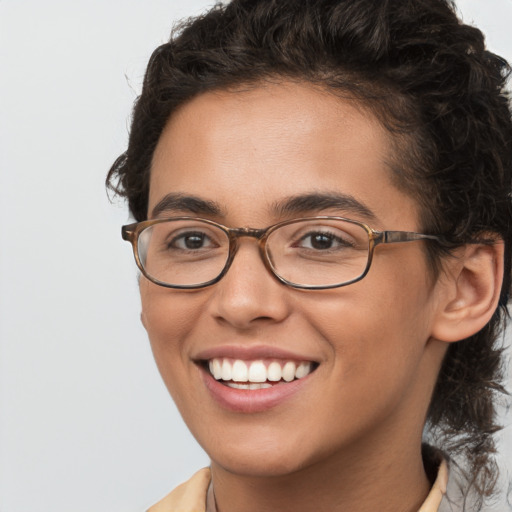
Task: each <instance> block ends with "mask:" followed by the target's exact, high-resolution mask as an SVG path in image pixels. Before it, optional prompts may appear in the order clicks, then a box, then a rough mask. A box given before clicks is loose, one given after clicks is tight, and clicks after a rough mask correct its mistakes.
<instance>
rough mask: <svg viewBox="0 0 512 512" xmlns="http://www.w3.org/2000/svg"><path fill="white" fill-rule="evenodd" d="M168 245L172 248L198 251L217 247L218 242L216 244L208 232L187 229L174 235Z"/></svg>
mask: <svg viewBox="0 0 512 512" xmlns="http://www.w3.org/2000/svg"><path fill="white" fill-rule="evenodd" d="M168 247H169V248H170V249H180V250H186V251H197V250H200V249H211V248H213V247H217V244H215V243H214V242H213V240H212V239H211V238H210V237H209V236H208V235H207V234H206V233H203V232H201V231H187V232H184V233H180V234H179V235H177V236H175V237H173V238H172V240H171V241H170V242H169V243H168Z"/></svg>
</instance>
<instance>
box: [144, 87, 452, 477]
mask: <svg viewBox="0 0 512 512" xmlns="http://www.w3.org/2000/svg"><path fill="white" fill-rule="evenodd" d="M390 147H391V144H390V141H389V136H388V134H387V133H386V132H385V131H384V130H383V129H382V128H381V126H380V125H379V123H378V122H377V121H376V119H374V118H373V117H372V116H371V115H370V114H369V113H367V112H366V111H364V110H362V109H359V108H357V105H355V104H354V103H352V102H350V101H349V100H340V99H339V98H335V97H334V96H333V95H330V94H328V93H326V92H322V91H320V90H319V89H315V88H313V87H312V86H309V85H299V84H286V83H284V84H275V85H268V86H267V85H265V86H261V87H256V88H252V89H249V90H247V89H246V90H243V91H238V92H215V93H213V92H212V93H206V94H203V95H201V96H199V97H197V98H195V99H194V100H192V101H191V102H190V103H188V104H186V105H185V106H183V107H182V108H181V110H180V111H179V112H177V113H176V114H175V115H174V116H173V117H172V119H171V120H170V122H169V123H168V125H167V127H166V128H165V130H164V132H163V133H162V136H161V138H160V140H159V143H158V146H157V149H156V151H155V155H154V159H153V166H152V171H151V181H150V198H149V212H148V216H149V218H151V217H153V216H155V214H154V213H153V212H154V211H155V210H154V209H155V207H156V206H157V205H159V206H158V207H157V209H156V211H157V213H156V216H157V217H172V216H176V215H192V216H200V217H204V218H207V219H210V220H214V221H217V222H219V223H221V224H224V225H226V226H229V227H252V228H264V227H267V226H269V225H271V224H274V223H277V222H280V221H283V220H287V219H290V218H299V217H305V216H313V215H336V216H343V217H348V218H352V219H355V220H358V221H362V222H366V223H367V224H369V225H370V226H371V227H373V228H375V229H378V230H405V231H419V230H420V225H419V222H418V211H417V208H416V205H415V203H414V201H413V200H412V199H411V198H410V197H408V196H407V195H405V194H404V193H403V192H401V191H399V190H398V189H397V188H396V187H395V186H394V185H393V183H392V177H391V174H390V170H389V168H388V162H390V160H391V158H392V155H391V154H390ZM169 194H171V200H169V198H168V200H167V201H165V198H166V197H167V196H168V195H169ZM312 194H313V195H316V196H318V195H322V194H330V195H332V194H338V195H340V196H342V197H347V196H348V197H350V198H351V199H352V200H355V201H357V202H358V203H359V204H360V205H363V206H364V208H355V207H354V202H355V201H349V202H347V201H345V202H344V201H341V200H340V201H338V202H331V203H326V202H325V201H324V202H317V203H315V201H314V200H313V201H311V200H310V201H303V202H302V206H300V203H301V202H300V201H299V202H297V201H295V202H294V203H293V201H292V203H293V204H294V205H295V206H294V207H293V208H288V209H287V208H276V205H283V204H291V203H290V199H291V198H297V197H299V196H311V195H312ZM175 195H179V197H180V200H179V201H176V200H172V197H176V196H175ZM187 197H193V198H195V199H196V200H194V201H189V200H183V198H187ZM162 200H164V201H163V202H162ZM297 204H299V207H297ZM162 205H163V207H162ZM212 205H213V206H212ZM421 244H422V242H412V243H404V244H390V245H381V246H379V247H378V248H377V249H376V251H375V255H374V260H373V263H372V267H371V269H370V271H369V273H368V275H367V276H366V277H365V278H364V279H363V280H361V281H359V282H357V283H355V284H352V285H349V286H347V287H342V288H336V289H332V290H317V291H304V290H298V289H293V288H290V287H286V286H284V285H283V284H281V283H279V282H278V281H277V280H276V279H275V277H273V276H272V275H271V274H270V273H269V272H268V270H267V269H266V268H265V266H264V264H263V262H262V260H261V258H260V255H259V252H258V246H257V241H256V240H254V239H252V238H242V239H241V240H240V245H239V249H238V252H237V254H236V257H235V259H234V261H233V264H232V266H231V268H230V269H229V271H228V273H227V274H226V275H225V276H224V278H223V279H222V280H221V281H220V282H218V283H217V284H215V285H213V286H210V287H207V288H203V289H199V290H192V291H190V290H189V291H183V290H173V289H167V288H163V287H160V286H157V285H155V284H153V283H151V282H149V281H148V280H147V279H145V278H144V277H142V278H141V282H140V290H141V297H142V320H143V323H144V325H145V327H146V330H147V332H148V334H149V338H150V341H151V346H152V349H153V352H154V356H155V359H156V362H157V365H158V367H159V370H160V372H161V374H162V377H163V379H164V381H165V384H166V385H167V388H168V389H169V391H170V393H171V395H172V397H173V398H174V400H175V402H176V404H177V406H178V408H179V410H180V412H181V414H182V415H183V418H184V419H185V421H186V423H187V425H188V426H189V428H190V430H191V431H192V433H193V434H194V436H195V437H196V438H197V440H198V441H199V443H200V444H201V445H202V446H203V448H204V449H205V450H206V451H207V453H208V454H209V455H210V457H211V459H212V463H213V464H214V465H218V466H220V467H223V468H226V469H228V470H229V471H231V472H234V473H239V474H246V475H283V474H289V473H292V472H294V471H297V470H298V469H301V468H302V469H304V468H307V467H311V466H312V465H315V464H322V463H324V462H325V463H327V461H333V460H334V461H336V460H338V461H339V460H347V457H350V456H352V454H355V456H359V457H364V453H375V452H376V450H380V451H381V452H382V451H385V450H387V449H389V450H396V446H397V443H403V440H404V439H406V438H407V439H415V440H417V441H418V443H419V439H420V438H421V430H422V427H423V422H424V417H425V414H426V409H427V407H428V401H429V397H430V394H431V391H432V387H433V385H434V382H435V378H436V375H437V372H438V368H439V365H440V361H441V358H442V354H441V353H440V352H439V351H437V352H436V351H435V350H434V349H433V348H432V347H433V343H432V340H431V338H430V334H431V331H432V328H433V324H434V322H435V318H436V307H437V303H438V283H433V282H432V281H433V280H432V278H431V276H430V275H429V273H428V269H427V264H426V260H425V255H424V248H423V247H422V245H421ZM241 362H243V363H245V366H246V367H247V368H248V372H249V374H251V372H254V374H253V378H252V380H258V379H260V378H261V374H263V380H265V379H267V380H266V382H265V386H261V384H256V385H255V386H253V387H254V388H256V389H246V388H248V387H249V385H248V384H244V385H242V386H241V387H242V389H239V388H237V387H232V386H230V385H228V384H231V383H232V381H230V382H228V381H229V371H230V369H231V370H232V368H233V367H234V366H236V365H238V367H242V366H241ZM301 363H302V364H301ZM209 365H211V366H212V367H213V366H215V367H216V368H217V369H216V370H215V371H217V372H220V373H222V371H225V372H226V373H225V374H224V378H225V379H226V381H223V380H222V379H221V380H216V379H215V378H214V376H212V374H211V372H210V371H209V369H208V368H209ZM293 365H295V367H302V370H298V373H297V375H298V376H299V377H300V378H294V376H293V370H290V368H292V369H293V368H294V367H293ZM223 366H224V368H223ZM219 367H220V368H221V369H220V370H219ZM262 367H263V369H262ZM237 371H238V370H237ZM265 371H266V372H267V373H265ZM262 372H263V373H262ZM287 372H291V375H292V376H291V377H290V376H289V374H288V373H287ZM308 372H309V373H308ZM256 374H258V375H259V377H254V375H256ZM239 375H243V367H242V370H241V374H238V373H237V379H242V380H243V378H242V377H238V376H239ZM276 375H277V377H276ZM217 377H218V375H217ZM274 378H280V380H278V381H275V380H272V379H274ZM290 378H291V379H293V380H291V381H290V382H287V380H290ZM260 388H261V389H260ZM414 449H417V447H416V446H415V447H414Z"/></svg>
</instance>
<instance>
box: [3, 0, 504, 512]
mask: <svg viewBox="0 0 512 512" xmlns="http://www.w3.org/2000/svg"><path fill="white" fill-rule="evenodd" d="M211 3H212V2H210V1H205V0H195V1H191V0H187V1H185V0H167V1H164V0H151V1H142V0H110V1H106V0H87V1H86V0H74V1H72V2H70V1H66V0H61V1H59V0H0V219H1V220H0V512H28V511H31V512H32V511H34V512H50V511H51V512H64V511H73V512H82V511H83V512H86V511H87V512H89V511H98V512H102V511H109V512H118V511H119V512H121V511H125V512H130V511H141V510H143V509H144V508H145V507H147V506H149V505H150V504H151V503H153V502H154V501H156V500H157V499H158V498H160V497H161V496H162V495H163V494H166V493H167V492H168V491H170V490H171V488H172V487H174V486H175V485H176V484H177V483H179V482H180V481H182V480H183V479H185V478H186V477H188V476H189V475H190V474H191V473H192V472H193V471H195V470H196V469H198V468H199V467H202V466H204V465H205V464H206V463H207V458H206V456H205V455H204V453H203V452H202V451H201V449H200V448H198V447H197V445H196V444H195V441H194V440H193V439H192V438H191V436H190V434H189V433H188V431H187V429H186V427H185V426H184V425H183V423H182V421H181V419H180V418H179V415H178V414H177V412H176V411H175V408H174V405H173V404H172V402H171V400H170V398H169V397H168V395H167V392H166V390H165V389H164V386H163V384H162V383H161V382H160V377H159V376H158V374H157V370H156V367H155V365H154V363H153V360H152V356H151V353H150V349H149V346H148V343H147V340H146V335H145V332H144V330H143V329H142V327H141V325H140V323H139V309H140V308H139V299H138V293H137V284H136V272H135V268H134V264H133V262H132V255H131V250H130V247H129V245H128V244H127V243H125V242H122V240H121V238H120V225H121V224H123V223H125V222H126V221H127V220H128V213H127V211H126V208H125V207H124V205H123V204H122V203H118V204H117V205H114V206H112V205H111V204H109V202H108V201H107V198H106V194H105V190H104V186H103V181H104V178H105V174H106V172H107V170H108V168H109V167H110V165H111V163H112V162H113V160H114V159H115V157H116V156H117V155H118V154H120V153H121V152H122V151H123V150H124V149H125V145H126V140H127V126H128V120H129V111H130V108H131V105H132V102H133V100H134V99H135V97H136V94H137V93H138V91H139V90H140V85H141V81H142V75H143V72H144V67H145V64H146V63H147V59H148V58H149V55H150V53H151V51H152V50H153V49H154V48H155V47H156V46H157V45H158V44H161V43H163V42H164V41H165V40H166V39H167V38H168V35H169V32H170V28H171V26H172V23H173V20H176V19H177V18H181V17H183V16H185V15H191V14H197V13H199V12H200V11H201V10H202V9H203V8H204V7H205V6H207V5H210V4H211ZM459 6H460V7H461V9H462V11H463V13H464V19H465V20H466V21H468V22H470V21H472V20H475V22H476V24H477V25H479V26H480V27H481V28H483V29H484V31H485V32H486V33H487V34H488V43H489V46H490V47H491V49H493V50H494V51H496V52H498V53H501V54H503V55H505V56H506V57H507V58H508V60H509V61H512V38H511V35H510V25H511V22H512V0H486V1H485V2H484V1H483V0H464V1H460V2H459ZM504 421H505V422H506V423H507V424H509V423H510V422H511V420H510V418H508V419H505V420H504ZM504 438H505V440H504V442H503V445H502V448H501V457H502V459H504V460H506V459H507V458H508V460H512V428H507V429H506V430H505V432H504ZM509 468H512V462H510V463H509ZM500 510H503V509H502V508H500Z"/></svg>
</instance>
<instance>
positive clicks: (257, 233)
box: [229, 228, 267, 240]
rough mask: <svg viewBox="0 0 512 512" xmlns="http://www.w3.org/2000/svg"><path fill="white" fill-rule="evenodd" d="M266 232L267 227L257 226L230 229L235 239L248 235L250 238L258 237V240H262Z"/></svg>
mask: <svg viewBox="0 0 512 512" xmlns="http://www.w3.org/2000/svg"><path fill="white" fill-rule="evenodd" d="M266 232H267V230H266V229H256V228H231V229H230V230H229V234H230V236H231V237H232V238H234V239H238V238H241V237H244V236H248V237H250V238H256V239H257V240H261V239H262V238H263V237H264V236H265V234H266Z"/></svg>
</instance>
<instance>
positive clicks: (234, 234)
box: [122, 216, 441, 290]
mask: <svg viewBox="0 0 512 512" xmlns="http://www.w3.org/2000/svg"><path fill="white" fill-rule="evenodd" d="M180 221H182V222H190V223H199V225H200V226H204V229H205V230H206V229H207V228H208V229H213V230H217V232H220V231H221V232H223V233H224V234H225V236H226V240H227V241H228V244H229V245H228V247H229V248H228V250H227V252H226V254H225V256H223V257H225V262H224V264H223V266H222V268H221V267H220V266H219V267H218V268H219V269H220V268H221V269H220V270H219V271H218V273H217V271H216V275H215V276H214V277H213V276H212V278H211V279H208V280H206V281H204V282H199V283H187V284H183V283H180V284H176V283H169V282H166V281H162V280H159V279H158V278H156V277H154V276H152V275H151V274H150V273H149V272H148V271H147V269H146V267H145V265H144V263H143V261H142V260H141V256H140V254H141V251H140V249H141V247H140V246H139V244H140V235H141V234H142V233H143V232H144V231H145V230H148V229H149V228H153V227H155V226H158V225H161V224H164V223H177V222H180ZM307 223H334V224H333V225H332V226H331V225H326V226H327V228H328V229H330V228H331V227H334V228H338V227H339V226H338V225H336V224H335V223H339V224H340V225H341V223H343V226H344V227H345V228H346V227H350V226H353V229H355V230H357V228H360V229H362V230H364V231H365V232H366V235H367V237H368V240H367V245H366V246H364V247H363V246H361V248H359V249H358V250H359V252H360V253H361V254H362V256H360V257H359V259H360V261H362V262H363V263H362V264H361V265H360V270H358V271H357V275H355V276H353V277H352V278H350V279H347V280H344V281H343V282H334V283H328V284H304V283H300V282H294V281H291V280H290V279H287V278H286V277H283V276H282V275H281V273H280V272H279V271H278V270H277V269H276V268H275V263H274V262H273V261H272V259H273V254H272V253H271V252H270V251H269V249H268V247H267V242H268V240H269V237H270V236H271V235H272V234H275V232H276V231H278V230H282V231H281V232H282V233H285V231H284V230H283V228H285V227H287V226H290V227H292V229H294V228H295V227H296V226H299V227H301V226H306V224H307ZM294 224H295V225H296V226H293V225H294ZM313 227H314V226H313ZM323 228H324V226H322V227H319V228H316V227H314V229H317V231H316V232H314V234H315V235H318V234H319V235H320V236H324V234H323V233H322V232H320V229H323ZM194 229H196V228H195V227H194ZM311 229H313V228H311ZM297 230H298V228H297ZM201 235H202V233H200V236H201ZM188 236H189V237H190V236H194V233H192V234H190V233H188ZM329 236H331V235H329ZM361 236H362V235H361ZM122 237H123V239H124V240H127V241H129V242H130V243H131V244H132V247H133V254H134V257H135V261H136V263H137V266H138V268H139V269H140V271H141V272H142V274H143V275H144V276H145V277H146V278H147V279H149V280H150V281H151V282H153V283H155V284H157V285H159V286H163V287H166V288H175V289H183V290H186V289H198V288H204V287H207V286H211V285H213V284H215V283H217V282H219V281H220V280H221V279H222V278H223V276H225V275H226V273H227V272H228V270H229V268H230V266H231V264H232V262H233V259H234V257H235V255H236V253H237V250H238V247H239V239H240V238H242V237H251V238H255V239H257V240H258V245H259V252H260V256H261V258H262V260H263V263H264V265H265V267H266V269H267V270H268V271H269V272H270V273H271V274H272V275H273V276H274V277H275V278H276V279H277V280H278V281H279V282H281V283H283V284H285V285H287V286H291V287H293V288H299V289H308V290H324V289H331V288H339V287H342V286H347V285H349V284H352V283H356V282H357V281H360V280H361V279H363V278H364V277H365V276H366V274H367V273H368V271H369V269H370V266H371V263H372V260H373V255H374V251H375V248H376V247H377V246H378V245H380V244H392V243H402V242H414V241H417V240H434V241H440V240H441V238H440V237H438V236H436V235H426V234H423V233H416V232H411V231H377V230H375V229H373V228H371V227H369V226H368V225H366V224H365V223H363V222H359V221H356V220H353V219H348V218H345V217H336V216H316V217H306V218H299V219H292V220H286V221H283V222H279V223H277V224H273V225H271V226H268V227H267V228H264V229H254V228H249V227H245V228H230V227H227V226H224V225H222V224H219V223H217V222H214V221H211V220H208V219H203V218H199V217H187V216H184V217H167V218H159V219H153V220H145V221H142V222H137V223H133V224H128V225H126V226H123V227H122ZM306 237H310V238H311V234H306V235H304V238H306ZM201 240H202V239H201ZM277 240H279V239H277ZM276 243H277V242H276ZM340 245H342V244H340ZM342 248H343V247H342ZM143 249H144V251H147V247H146V248H143ZM186 249H187V248H185V252H186ZM322 249H323V248H322ZM328 249H329V248H328ZM301 250H302V248H301ZM304 250H306V251H308V250H309V251H310V252H312V253H313V254H314V255H317V254H321V255H323V254H325V251H322V250H316V248H313V249H311V248H307V249H304ZM364 251H366V262H364ZM190 252H191V253H192V254H194V252H193V251H190ZM353 252H354V251H353ZM308 258H309V259H310V260H313V261H314V260H315V258H314V257H309V256H307V257H306V258H305V259H308ZM330 258H331V262H332V261H333V258H332V257H330ZM191 259H192V260H193V262H195V261H196V260H194V258H191ZM197 261H198V262H199V261H202V260H201V259H197ZM313 264H316V263H313ZM322 264H323V263H322ZM304 281H307V279H304Z"/></svg>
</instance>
